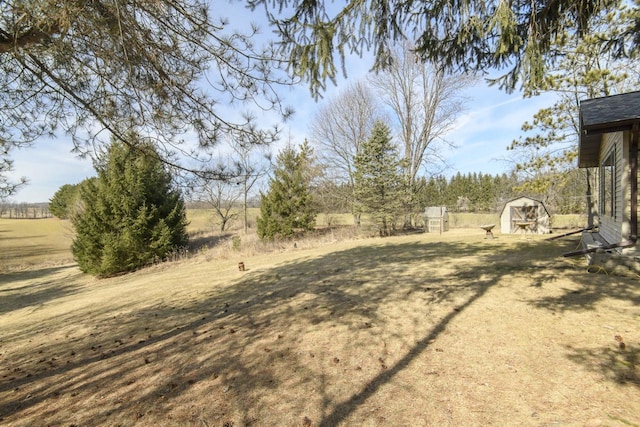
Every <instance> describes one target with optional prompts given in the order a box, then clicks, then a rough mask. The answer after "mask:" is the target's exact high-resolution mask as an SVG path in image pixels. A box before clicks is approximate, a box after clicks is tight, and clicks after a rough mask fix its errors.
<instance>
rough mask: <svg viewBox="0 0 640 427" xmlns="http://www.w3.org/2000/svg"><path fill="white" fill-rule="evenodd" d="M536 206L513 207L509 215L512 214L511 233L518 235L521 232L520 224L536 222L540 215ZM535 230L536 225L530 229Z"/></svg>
mask: <svg viewBox="0 0 640 427" xmlns="http://www.w3.org/2000/svg"><path fill="white" fill-rule="evenodd" d="M536 211H537V209H536V206H511V207H510V210H509V213H510V214H511V233H517V232H518V231H519V228H518V226H517V225H516V224H517V223H518V222H522V221H533V222H536V220H537V219H538V215H537V213H536ZM529 228H530V229H532V230H535V228H536V224H534V225H532V226H530V227H529Z"/></svg>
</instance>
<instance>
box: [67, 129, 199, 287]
mask: <svg viewBox="0 0 640 427" xmlns="http://www.w3.org/2000/svg"><path fill="white" fill-rule="evenodd" d="M130 144H131V145H125V144H122V143H121V142H117V141H115V140H113V141H112V144H111V146H110V147H109V150H108V152H107V155H106V158H105V161H104V162H103V163H102V164H99V165H98V166H97V167H96V169H97V172H98V176H97V178H95V179H91V180H86V181H84V182H83V183H82V184H81V187H80V198H81V204H82V208H81V211H80V212H79V213H78V214H77V215H75V216H73V218H72V223H73V225H74V227H75V231H76V238H75V240H74V241H73V245H72V252H73V255H74V257H75V259H76V261H77V262H78V265H79V267H80V269H81V270H82V271H84V272H86V273H90V274H94V275H97V276H102V277H104V276H111V275H114V274H117V273H122V272H126V271H132V270H135V269H137V268H140V267H143V266H144V265H147V264H149V263H151V262H153V261H154V260H156V259H163V258H165V257H166V256H167V255H168V254H169V253H170V252H172V251H174V250H176V249H178V248H181V247H184V246H186V244H187V242H188V236H187V232H186V225H187V220H186V210H185V206H184V201H183V199H182V196H181V194H180V193H179V192H178V191H177V190H175V189H174V187H173V185H172V177H171V174H170V173H169V172H168V171H167V170H166V169H165V166H164V164H163V163H162V161H161V159H160V158H159V156H158V153H157V152H156V151H155V150H154V149H153V147H152V146H151V145H146V144H143V143H139V142H138V141H136V140H135V138H132V139H131V142H130ZM132 147H135V148H132Z"/></svg>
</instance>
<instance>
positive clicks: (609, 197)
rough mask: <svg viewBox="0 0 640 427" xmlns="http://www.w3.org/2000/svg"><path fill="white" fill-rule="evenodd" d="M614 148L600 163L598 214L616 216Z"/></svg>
mask: <svg viewBox="0 0 640 427" xmlns="http://www.w3.org/2000/svg"><path fill="white" fill-rule="evenodd" d="M615 153H616V151H615V149H614V150H611V151H610V152H609V155H607V157H605V159H604V161H603V162H602V164H601V165H600V214H601V215H602V216H605V217H610V218H615V216H616V156H615Z"/></svg>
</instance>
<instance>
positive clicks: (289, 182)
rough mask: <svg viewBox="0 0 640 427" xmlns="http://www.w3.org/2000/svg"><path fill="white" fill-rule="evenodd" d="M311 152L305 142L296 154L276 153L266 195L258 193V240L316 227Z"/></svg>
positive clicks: (287, 152)
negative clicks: (273, 170)
mask: <svg viewBox="0 0 640 427" xmlns="http://www.w3.org/2000/svg"><path fill="white" fill-rule="evenodd" d="M312 164H313V151H312V149H311V148H310V147H309V144H308V143H307V141H305V142H304V144H303V145H301V146H300V150H299V151H297V150H296V149H295V148H293V147H287V148H285V149H284V150H283V151H281V152H280V154H278V157H277V161H276V170H275V172H274V177H273V179H272V180H271V182H270V185H269V191H268V192H267V194H261V197H260V198H261V201H260V216H259V217H258V219H257V225H258V237H260V238H261V239H273V238H280V237H291V236H293V235H294V234H295V233H296V232H297V231H301V230H302V231H308V230H312V229H313V228H314V227H315V221H316V209H315V207H314V204H313V197H312V196H311V191H310V186H311V179H312V174H313V172H312V171H313V168H312Z"/></svg>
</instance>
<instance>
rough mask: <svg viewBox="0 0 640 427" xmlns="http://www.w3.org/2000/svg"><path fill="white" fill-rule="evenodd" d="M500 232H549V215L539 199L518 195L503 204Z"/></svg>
mask: <svg viewBox="0 0 640 427" xmlns="http://www.w3.org/2000/svg"><path fill="white" fill-rule="evenodd" d="M500 232H501V233H502V234H515V233H534V234H548V233H551V215H549V211H547V208H546V207H545V206H544V203H542V202H541V201H540V200H536V199H532V198H530V197H524V196H523V197H518V198H517V199H513V200H510V201H508V202H507V203H505V204H504V208H503V209H502V213H501V214H500Z"/></svg>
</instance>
